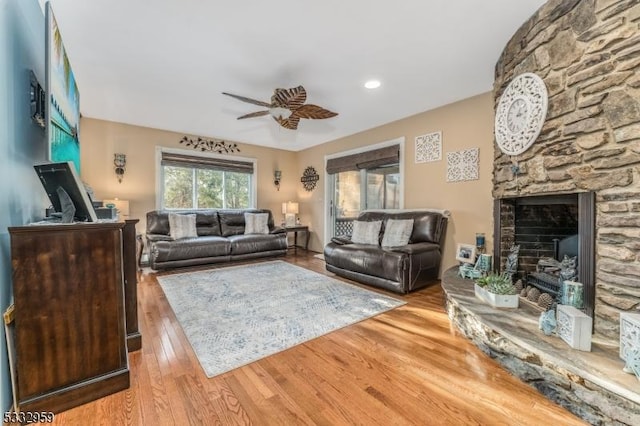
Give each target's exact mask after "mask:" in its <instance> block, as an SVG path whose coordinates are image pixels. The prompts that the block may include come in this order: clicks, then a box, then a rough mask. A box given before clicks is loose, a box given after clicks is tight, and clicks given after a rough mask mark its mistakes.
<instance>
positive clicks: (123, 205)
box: [102, 198, 129, 216]
mask: <svg viewBox="0 0 640 426" xmlns="http://www.w3.org/2000/svg"><path fill="white" fill-rule="evenodd" d="M102 203H103V204H104V205H105V206H107V205H109V204H113V205H114V206H116V210H118V213H119V214H120V215H121V216H129V200H119V199H117V198H114V199H113V200H102Z"/></svg>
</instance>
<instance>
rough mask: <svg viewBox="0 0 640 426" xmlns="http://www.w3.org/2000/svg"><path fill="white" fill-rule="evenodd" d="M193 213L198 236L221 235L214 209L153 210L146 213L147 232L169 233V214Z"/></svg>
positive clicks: (216, 213)
mask: <svg viewBox="0 0 640 426" xmlns="http://www.w3.org/2000/svg"><path fill="white" fill-rule="evenodd" d="M170 213H172V214H195V215H196V230H197V232H198V235H199V236H206V235H218V236H219V235H221V233H220V221H219V220H218V212H217V211H216V210H179V211H168V210H153V211H150V212H148V213H147V234H157V235H169V233H170V230H169V214H170Z"/></svg>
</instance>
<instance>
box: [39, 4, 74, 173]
mask: <svg viewBox="0 0 640 426" xmlns="http://www.w3.org/2000/svg"><path fill="white" fill-rule="evenodd" d="M45 22H46V29H45V86H46V93H47V100H48V101H47V103H46V114H45V116H46V132H47V141H48V143H49V161H51V162H61V161H72V162H73V164H74V165H75V167H76V171H77V172H78V173H80V141H79V138H78V134H79V133H78V131H79V126H80V94H79V93H78V86H77V84H76V79H75V76H74V74H73V69H72V68H71V63H70V62H69V57H68V56H67V51H66V50H65V48H64V44H63V43H62V36H61V35H60V28H59V27H58V23H57V22H56V18H55V17H54V16H53V10H52V9H51V3H50V2H47V3H46V5H45Z"/></svg>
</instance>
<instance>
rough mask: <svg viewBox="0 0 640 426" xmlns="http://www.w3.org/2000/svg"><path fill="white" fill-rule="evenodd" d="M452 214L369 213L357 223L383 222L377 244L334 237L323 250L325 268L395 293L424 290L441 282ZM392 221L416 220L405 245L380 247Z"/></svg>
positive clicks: (416, 211) (360, 217)
mask: <svg viewBox="0 0 640 426" xmlns="http://www.w3.org/2000/svg"><path fill="white" fill-rule="evenodd" d="M448 217H449V212H448V211H446V210H387V211H384V210H377V211H376V210H369V211H365V212H362V213H361V214H360V215H359V217H358V219H357V221H364V222H373V221H382V226H381V228H380V231H379V234H378V235H377V241H376V242H377V244H361V243H354V242H353V241H352V240H351V236H342V237H334V238H333V239H332V241H331V242H330V243H329V244H327V246H326V247H325V248H324V258H325V262H326V268H327V270H328V271H331V272H333V273H335V274H337V275H340V276H342V277H345V278H349V279H352V280H354V281H359V282H362V283H365V284H369V285H372V286H376V287H381V288H384V289H387V290H391V291H394V292H396V293H408V292H410V291H413V290H417V289H419V288H423V287H425V286H427V285H428V284H430V283H432V282H434V281H435V280H437V279H438V273H439V270H440V262H441V259H442V249H443V244H444V240H445V232H446V229H447V222H448ZM390 219H394V220H395V221H407V220H413V228H412V229H411V228H410V227H409V231H410V237H409V242H408V244H406V245H401V246H395V247H385V246H383V245H381V243H382V241H383V240H384V233H385V228H386V226H387V224H388V223H389V220H390Z"/></svg>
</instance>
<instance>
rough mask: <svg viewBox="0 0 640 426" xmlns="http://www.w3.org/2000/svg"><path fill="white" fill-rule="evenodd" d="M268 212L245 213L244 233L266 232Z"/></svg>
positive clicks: (267, 230) (267, 231) (267, 229)
mask: <svg viewBox="0 0 640 426" xmlns="http://www.w3.org/2000/svg"><path fill="white" fill-rule="evenodd" d="M268 223H269V214H268V213H245V214H244V233H245V235H246V234H268V233H269V226H268Z"/></svg>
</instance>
